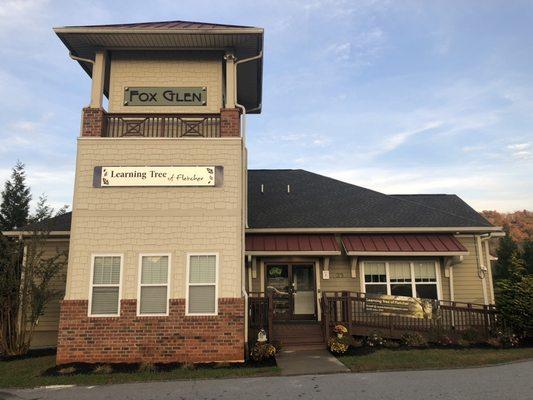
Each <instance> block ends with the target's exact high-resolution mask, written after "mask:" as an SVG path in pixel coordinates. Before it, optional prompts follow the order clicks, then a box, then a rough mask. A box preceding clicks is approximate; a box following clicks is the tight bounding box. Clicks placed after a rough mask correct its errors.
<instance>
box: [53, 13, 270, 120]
mask: <svg viewBox="0 0 533 400" xmlns="http://www.w3.org/2000/svg"><path fill="white" fill-rule="evenodd" d="M54 32H55V33H56V34H57V36H59V38H60V39H61V41H62V42H63V43H64V44H65V46H66V47H67V48H68V50H69V51H70V52H71V53H72V54H73V55H75V56H77V57H81V58H87V59H94V57H95V52H96V51H97V50H100V49H106V50H110V51H113V50H163V51H165V50H168V51H172V50H209V51H211V50H212V51H226V50H232V51H233V52H234V53H235V56H236V57H237V59H244V58H248V57H253V56H255V55H257V54H259V53H260V52H261V51H262V50H263V29H262V28H256V27H250V26H238V25H222V24H211V23H203V22H190V21H164V22H144V23H132V24H115V25H88V26H66V27H58V28H54ZM79 64H80V65H81V66H82V68H83V69H84V70H85V71H86V72H87V74H89V76H92V64H91V63H87V62H84V61H79ZM237 77H238V78H237V89H238V99H237V101H238V102H239V103H240V104H242V105H244V106H245V107H246V109H247V110H250V111H249V113H259V112H261V99H262V79H263V60H262V58H261V59H258V60H255V61H251V62H248V63H244V64H240V65H239V66H238V72H237Z"/></svg>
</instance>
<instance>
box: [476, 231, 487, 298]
mask: <svg viewBox="0 0 533 400" xmlns="http://www.w3.org/2000/svg"><path fill="white" fill-rule="evenodd" d="M475 238H476V253H477V254H476V255H477V260H478V270H477V274H478V277H479V279H481V288H482V290H483V304H485V305H488V304H489V300H488V296H487V285H486V284H485V283H486V277H487V267H486V266H484V265H483V258H482V257H483V249H482V247H481V236H479V235H476V236H475Z"/></svg>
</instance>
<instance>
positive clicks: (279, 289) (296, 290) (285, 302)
mask: <svg viewBox="0 0 533 400" xmlns="http://www.w3.org/2000/svg"><path fill="white" fill-rule="evenodd" d="M265 272H266V279H265V283H266V292H267V293H268V292H272V299H273V302H274V319H276V320H285V321H287V320H293V319H315V318H316V297H315V292H316V291H315V269H314V265H313V264H267V265H266V271H265Z"/></svg>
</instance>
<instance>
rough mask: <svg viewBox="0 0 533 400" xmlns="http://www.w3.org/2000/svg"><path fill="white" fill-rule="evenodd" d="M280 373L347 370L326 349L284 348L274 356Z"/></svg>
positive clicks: (326, 372)
mask: <svg viewBox="0 0 533 400" xmlns="http://www.w3.org/2000/svg"><path fill="white" fill-rule="evenodd" d="M276 362H277V363H278V367H280V368H281V375H285V376H290V375H316V374H333V373H338V372H349V371H350V370H349V369H348V368H346V366H345V365H344V364H343V363H341V362H340V361H339V360H337V359H336V358H335V357H333V356H332V355H331V353H330V352H329V351H327V350H326V349H320V350H295V351H291V350H286V351H283V350H282V351H281V353H280V354H279V355H277V356H276Z"/></svg>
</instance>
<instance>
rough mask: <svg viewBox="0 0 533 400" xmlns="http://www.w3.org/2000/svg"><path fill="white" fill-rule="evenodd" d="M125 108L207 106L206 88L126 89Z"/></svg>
mask: <svg viewBox="0 0 533 400" xmlns="http://www.w3.org/2000/svg"><path fill="white" fill-rule="evenodd" d="M124 105H125V106H205V105H207V88H205V87H126V88H124Z"/></svg>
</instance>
